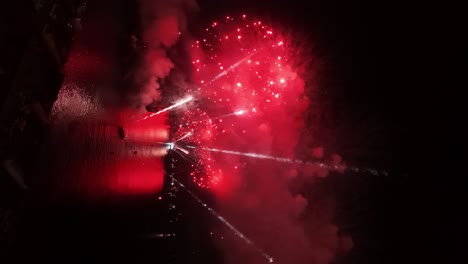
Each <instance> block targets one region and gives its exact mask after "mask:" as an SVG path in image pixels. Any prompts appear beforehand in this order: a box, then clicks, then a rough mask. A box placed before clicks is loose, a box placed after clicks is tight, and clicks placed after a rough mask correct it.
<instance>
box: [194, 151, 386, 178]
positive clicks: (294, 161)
mask: <svg viewBox="0 0 468 264" xmlns="http://www.w3.org/2000/svg"><path fill="white" fill-rule="evenodd" d="M186 147H187V148H191V149H199V150H204V151H210V152H218V153H223V154H228V155H236V156H244V157H250V158H256V159H265V160H272V161H277V162H282V163H291V164H307V165H315V166H318V167H320V168H325V169H328V170H333V171H344V170H347V169H348V170H350V171H353V172H363V173H368V174H372V175H374V176H388V172H387V171H385V170H378V169H374V168H359V167H354V166H353V167H347V166H345V165H330V164H326V163H323V162H312V161H304V160H299V159H290V158H285V157H276V156H271V155H266V154H260V153H251V152H240V151H234V150H225V149H216V148H204V147H195V146H186Z"/></svg>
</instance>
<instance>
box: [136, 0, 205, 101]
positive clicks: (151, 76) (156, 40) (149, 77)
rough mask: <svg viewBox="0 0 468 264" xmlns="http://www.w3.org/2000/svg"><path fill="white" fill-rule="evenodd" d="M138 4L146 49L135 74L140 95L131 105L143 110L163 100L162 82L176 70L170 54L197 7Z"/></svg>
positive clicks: (148, 0) (158, 1)
mask: <svg viewBox="0 0 468 264" xmlns="http://www.w3.org/2000/svg"><path fill="white" fill-rule="evenodd" d="M139 4H140V17H141V25H142V28H143V34H142V43H143V44H144V48H141V49H142V50H141V51H140V52H142V53H143V59H142V61H141V65H140V66H139V67H138V69H137V71H136V73H135V74H134V83H135V85H136V86H138V88H139V91H138V93H136V94H134V95H133V98H131V101H132V104H133V105H134V106H136V107H138V108H143V107H145V106H146V105H148V104H150V103H152V102H153V101H158V100H160V90H159V88H160V85H161V81H162V80H163V79H164V78H166V77H167V76H168V75H169V73H170V71H171V70H172V69H173V67H174V63H173V62H172V61H171V59H170V58H169V57H168V56H167V50H168V49H169V48H170V47H171V46H173V45H174V44H175V43H176V42H177V41H178V39H179V36H180V35H181V34H182V33H185V32H186V14H187V13H188V12H189V11H191V10H194V9H196V7H197V5H196V3H195V2H194V1H190V0H140V1H139Z"/></svg>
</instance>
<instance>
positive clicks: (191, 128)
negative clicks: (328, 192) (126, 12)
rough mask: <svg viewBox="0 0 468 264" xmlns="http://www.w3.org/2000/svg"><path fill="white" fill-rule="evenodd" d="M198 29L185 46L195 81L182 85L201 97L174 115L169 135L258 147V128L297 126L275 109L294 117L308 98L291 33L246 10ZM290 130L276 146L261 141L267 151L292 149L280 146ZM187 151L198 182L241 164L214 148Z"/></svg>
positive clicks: (204, 183) (208, 180)
mask: <svg viewBox="0 0 468 264" xmlns="http://www.w3.org/2000/svg"><path fill="white" fill-rule="evenodd" d="M204 33H205V34H204V35H203V37H201V38H200V39H198V40H195V41H194V42H193V44H192V46H191V49H192V50H191V54H193V58H192V66H193V79H194V82H195V84H196V85H195V86H194V88H192V89H190V90H189V91H188V93H189V94H196V95H197V97H198V99H199V101H200V103H199V105H198V106H197V107H195V108H193V109H191V110H188V111H186V112H185V113H184V114H183V115H182V116H179V117H178V118H179V120H178V121H179V122H178V123H179V124H180V125H179V127H178V130H177V131H176V133H175V138H178V137H181V136H182V135H184V134H186V133H188V132H190V133H192V136H191V137H190V138H188V139H186V140H185V141H188V142H190V143H191V144H194V145H196V146H209V147H213V146H219V147H226V144H227V143H229V144H235V145H236V146H239V147H241V149H242V151H248V150H256V151H258V150H260V151H263V150H264V148H265V146H262V143H261V142H262V141H259V140H255V138H256V137H261V136H262V134H264V133H262V131H259V130H264V131H263V132H267V130H268V131H270V130H272V129H275V130H277V133H278V134H287V133H284V131H285V130H291V129H294V130H296V131H299V130H300V127H297V125H296V122H293V123H291V124H288V123H282V122H281V121H280V120H284V119H286V118H284V117H282V116H279V115H284V114H285V113H290V114H291V117H290V118H288V119H294V118H295V117H294V115H296V112H298V111H299V112H303V111H304V110H305V108H306V107H307V106H308V100H307V98H306V97H304V96H303V86H304V83H303V81H302V79H300V78H299V77H298V75H297V73H296V72H295V70H294V65H295V63H296V61H297V59H298V58H294V56H292V50H293V47H292V46H291V44H290V41H289V40H288V39H287V38H286V37H285V36H283V35H282V34H281V33H280V31H279V30H278V29H275V28H273V27H272V26H271V25H268V24H267V23H264V22H263V21H261V20H259V19H250V18H248V17H247V16H246V15H241V16H238V17H225V18H223V19H221V20H219V21H214V22H212V23H211V25H209V26H208V27H206V28H205V30H204ZM278 118H279V119H278ZM296 138H297V137H292V138H290V137H284V138H278V140H280V141H282V142H278V143H280V144H278V149H268V151H269V152H270V153H269V154H274V153H275V152H279V153H276V154H282V155H284V154H286V155H288V157H291V155H292V151H291V150H288V151H286V152H287V153H284V152H281V150H280V148H281V145H283V143H286V144H290V146H291V147H290V148H289V149H292V148H293V146H294V145H295V139H296ZM186 143H187V142H186ZM272 143H274V142H272ZM282 150H285V149H284V148H282ZM191 156H195V157H196V159H195V160H194V162H193V164H192V172H191V176H192V177H193V180H194V181H195V182H197V183H198V185H199V186H201V187H212V186H214V185H215V184H217V183H219V182H220V180H221V178H222V175H223V170H226V169H229V170H231V169H237V168H238V167H239V166H240V164H238V163H239V162H234V163H232V162H230V163H229V165H227V164H226V163H224V162H220V160H219V157H217V156H216V154H215V153H212V152H211V153H210V152H207V151H202V150H200V149H193V150H191ZM219 164H223V165H219Z"/></svg>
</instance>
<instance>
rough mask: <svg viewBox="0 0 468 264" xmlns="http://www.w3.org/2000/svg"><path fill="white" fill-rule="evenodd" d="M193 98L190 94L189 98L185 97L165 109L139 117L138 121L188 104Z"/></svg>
mask: <svg viewBox="0 0 468 264" xmlns="http://www.w3.org/2000/svg"><path fill="white" fill-rule="evenodd" d="M192 100H193V98H192V97H191V96H189V97H187V98H185V99H182V100H180V101H178V102H176V103H174V104H173V105H171V106H168V107H166V108H164V109H162V110H160V111H158V112H156V113H153V114H151V115H149V116H145V117H143V118H141V119H138V120H137V122H140V121H142V120H146V119H148V118H151V117H153V116H157V115H159V114H161V113H164V112H167V111H169V110H171V109H174V108H176V107H179V106H181V105H184V104H186V103H188V102H190V101H192Z"/></svg>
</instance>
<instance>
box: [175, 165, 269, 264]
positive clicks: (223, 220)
mask: <svg viewBox="0 0 468 264" xmlns="http://www.w3.org/2000/svg"><path fill="white" fill-rule="evenodd" d="M168 176H169V177H170V178H171V179H172V180H173V181H174V182H175V183H176V184H177V185H179V186H180V187H181V188H182V189H184V190H185V191H186V192H187V193H188V194H189V195H190V196H191V197H192V198H193V199H194V200H195V201H196V202H197V203H198V204H200V205H201V206H203V207H205V208H206V210H208V212H209V213H210V214H211V215H213V216H214V217H216V218H217V219H218V220H219V221H221V222H222V223H223V224H225V225H226V226H227V227H228V228H229V229H230V230H231V231H232V232H233V233H234V234H235V235H236V236H237V237H239V238H240V239H242V240H243V241H244V242H245V243H246V244H247V245H249V246H251V247H252V248H253V249H254V250H255V251H257V252H258V253H259V254H260V255H261V256H262V257H264V258H265V259H266V260H267V261H268V263H273V262H274V258H273V257H272V256H271V255H270V254H268V253H266V252H265V251H264V250H262V249H261V248H259V247H258V246H257V245H256V244H255V243H254V242H253V241H252V240H250V239H249V238H248V237H246V236H245V235H244V234H243V233H242V232H241V231H239V229H237V228H236V227H235V226H233V225H232V224H231V223H230V222H229V221H227V220H226V218H224V217H223V216H222V215H220V214H219V213H218V212H216V211H215V210H214V209H213V208H211V207H209V206H208V205H207V204H206V203H205V202H204V201H202V200H201V199H200V198H199V197H198V196H197V195H196V194H195V193H193V192H192V191H191V190H190V189H188V188H187V187H186V186H185V185H184V184H183V183H182V182H180V181H179V180H177V179H176V178H175V177H174V175H172V174H168Z"/></svg>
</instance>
